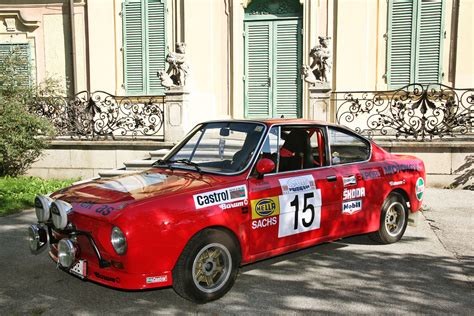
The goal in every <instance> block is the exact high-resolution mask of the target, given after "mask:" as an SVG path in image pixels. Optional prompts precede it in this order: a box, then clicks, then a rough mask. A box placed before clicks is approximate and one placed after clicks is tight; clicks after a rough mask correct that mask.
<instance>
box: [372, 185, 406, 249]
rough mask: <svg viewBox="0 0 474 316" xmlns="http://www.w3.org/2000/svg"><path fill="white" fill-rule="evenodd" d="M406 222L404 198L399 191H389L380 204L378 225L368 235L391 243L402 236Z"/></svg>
mask: <svg viewBox="0 0 474 316" xmlns="http://www.w3.org/2000/svg"><path fill="white" fill-rule="evenodd" d="M407 223H408V207H407V203H406V201H405V199H404V198H403V196H402V195H401V194H399V193H395V192H394V193H391V194H390V195H389V196H388V197H387V199H386V200H385V202H384V203H383V206H382V213H381V215H380V227H379V230H378V231H376V232H373V233H371V234H370V235H369V236H370V238H372V239H373V240H375V241H377V242H380V243H383V244H391V243H394V242H397V241H399V240H400V238H402V236H403V234H404V233H405V230H406V228H407Z"/></svg>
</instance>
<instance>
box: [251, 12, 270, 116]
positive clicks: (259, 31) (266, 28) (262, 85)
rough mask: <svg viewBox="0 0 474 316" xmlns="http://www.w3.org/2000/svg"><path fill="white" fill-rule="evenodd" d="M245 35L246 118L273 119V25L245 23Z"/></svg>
mask: <svg viewBox="0 0 474 316" xmlns="http://www.w3.org/2000/svg"><path fill="white" fill-rule="evenodd" d="M245 34H246V36H245V92H246V95H245V99H246V100H245V103H246V105H247V107H246V113H245V116H246V117H252V118H259V117H260V118H264V117H271V116H273V113H272V111H271V104H272V102H271V98H272V96H271V93H270V91H271V90H270V87H269V80H270V78H271V76H272V74H271V67H270V65H271V61H270V60H269V58H270V56H272V55H273V53H272V47H271V39H272V37H273V30H272V24H271V23H270V22H267V21H261V22H252V23H245Z"/></svg>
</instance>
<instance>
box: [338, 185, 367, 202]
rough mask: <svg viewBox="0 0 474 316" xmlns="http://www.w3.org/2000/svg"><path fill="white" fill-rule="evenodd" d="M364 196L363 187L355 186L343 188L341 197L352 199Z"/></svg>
mask: <svg viewBox="0 0 474 316" xmlns="http://www.w3.org/2000/svg"><path fill="white" fill-rule="evenodd" d="M364 196H365V188H364V187H362V188H355V189H344V192H343V196H342V199H343V200H344V201H345V200H353V199H357V198H361V197H364Z"/></svg>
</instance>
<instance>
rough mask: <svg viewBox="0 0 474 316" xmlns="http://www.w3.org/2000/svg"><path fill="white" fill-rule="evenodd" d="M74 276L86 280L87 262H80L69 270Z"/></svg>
mask: <svg viewBox="0 0 474 316" xmlns="http://www.w3.org/2000/svg"><path fill="white" fill-rule="evenodd" d="M69 272H71V273H72V274H75V275H77V276H78V277H81V278H85V277H86V276H87V261H86V260H79V261H78V262H76V264H75V265H74V266H73V267H72V268H71V270H69Z"/></svg>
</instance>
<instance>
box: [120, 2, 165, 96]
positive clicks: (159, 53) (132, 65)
mask: <svg viewBox="0 0 474 316" xmlns="http://www.w3.org/2000/svg"><path fill="white" fill-rule="evenodd" d="M122 14H123V41H124V65H125V67H124V68H125V90H126V91H127V94H129V95H140V94H147V95H148V94H154V95H163V94H164V88H163V87H162V86H161V81H160V80H159V78H158V76H157V72H158V70H161V69H165V57H166V20H165V17H166V4H165V1H164V0H126V1H124V2H123V4H122Z"/></svg>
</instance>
